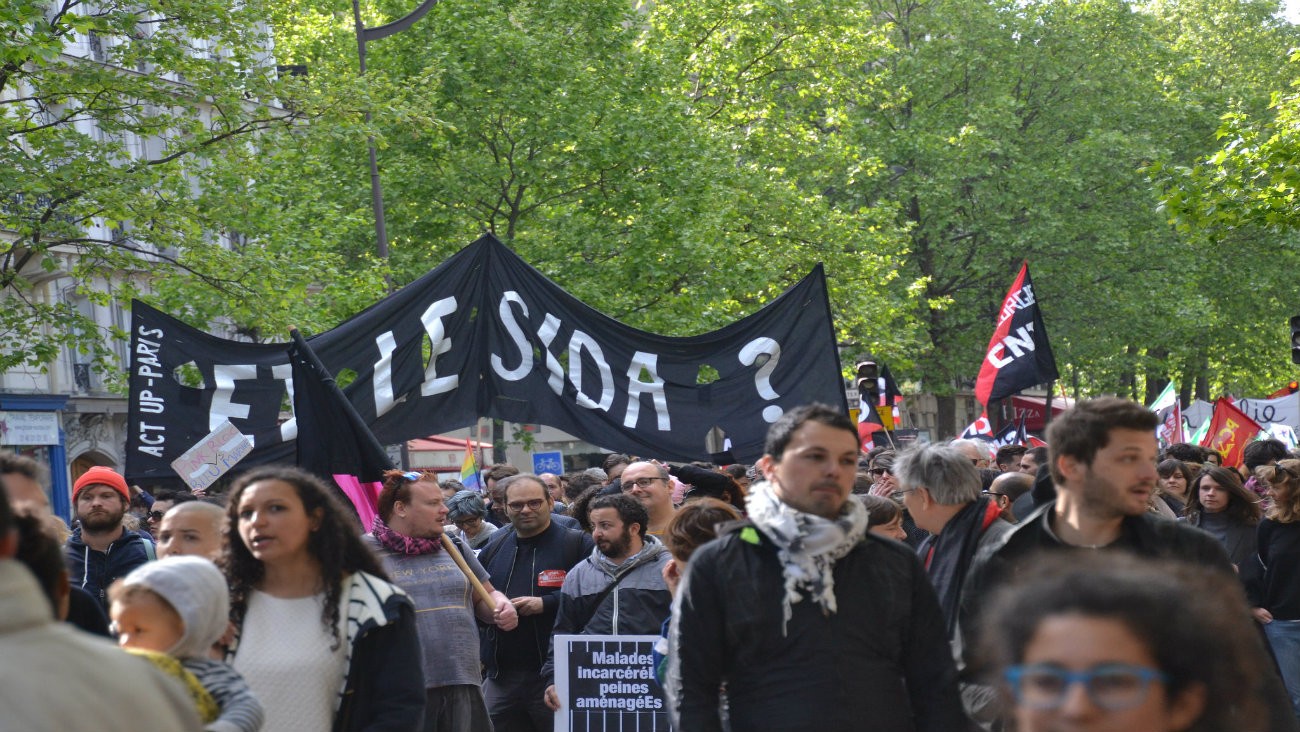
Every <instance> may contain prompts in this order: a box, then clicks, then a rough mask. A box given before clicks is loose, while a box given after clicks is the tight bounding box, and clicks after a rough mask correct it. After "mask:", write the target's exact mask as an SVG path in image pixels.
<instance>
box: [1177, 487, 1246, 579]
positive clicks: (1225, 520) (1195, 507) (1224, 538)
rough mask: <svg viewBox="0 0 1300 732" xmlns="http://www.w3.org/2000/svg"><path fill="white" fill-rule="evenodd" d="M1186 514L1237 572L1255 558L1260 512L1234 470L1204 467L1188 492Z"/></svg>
mask: <svg viewBox="0 0 1300 732" xmlns="http://www.w3.org/2000/svg"><path fill="white" fill-rule="evenodd" d="M1161 464H1162V465H1163V464H1164V463H1161ZM1185 513H1186V515H1187V523H1189V524H1191V525H1192V526H1195V527H1197V528H1198V529H1202V530H1203V531H1207V532H1209V534H1210V535H1211V536H1213V537H1214V538H1216V539H1218V540H1219V541H1220V542H1222V543H1223V548H1224V549H1226V550H1227V551H1228V560H1229V561H1231V562H1232V566H1234V567H1236V568H1237V569H1238V572H1240V570H1241V567H1242V566H1243V565H1244V564H1245V563H1246V562H1247V561H1249V560H1252V559H1254V558H1255V548H1256V544H1255V528H1256V527H1257V526H1259V519H1260V516H1261V514H1262V513H1263V512H1262V511H1261V510H1260V507H1259V501H1258V500H1257V499H1256V498H1255V494H1254V493H1251V492H1250V491H1248V490H1246V488H1245V486H1243V485H1242V484H1241V479H1240V478H1239V477H1237V471H1235V470H1229V469H1227V468H1220V467H1218V466H1217V465H1208V466H1206V468H1205V470H1202V471H1201V474H1200V475H1198V476H1196V477H1195V478H1194V479H1192V483H1191V485H1190V486H1189V487H1188V489H1187V506H1186V509H1185Z"/></svg>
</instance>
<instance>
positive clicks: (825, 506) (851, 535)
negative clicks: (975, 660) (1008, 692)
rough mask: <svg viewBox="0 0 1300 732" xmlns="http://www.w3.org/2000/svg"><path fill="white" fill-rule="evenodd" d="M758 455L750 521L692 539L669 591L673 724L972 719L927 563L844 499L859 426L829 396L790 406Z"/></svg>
mask: <svg viewBox="0 0 1300 732" xmlns="http://www.w3.org/2000/svg"><path fill="white" fill-rule="evenodd" d="M765 452H766V454H765V455H764V456H763V457H762V458H761V459H760V460H759V463H758V465H759V467H760V468H761V469H762V471H763V477H764V479H765V480H764V481H763V482H760V483H756V484H754V485H752V486H750V489H749V495H748V496H747V497H746V499H745V507H746V509H747V512H748V518H747V519H746V520H745V521H740V522H735V523H733V524H729V525H724V526H723V527H721V530H720V532H719V537H718V539H716V540H715V541H712V542H709V543H708V544H705V545H704V546H702V547H700V549H699V550H698V551H696V552H695V554H694V555H692V557H691V561H690V564H689V565H688V566H687V569H686V577H685V579H683V580H682V584H681V585H680V586H679V588H678V598H677V599H678V601H677V603H676V604H675V605H674V607H673V619H672V624H671V626H670V629H669V652H668V658H669V661H668V673H667V678H666V681H665V684H664V689H665V691H666V692H667V696H668V708H669V713H670V714H671V716H672V720H673V728H674V729H679V730H689V731H690V732H717V731H719V730H722V729H724V728H726V729H730V730H733V732H750V731H755V732H756V731H758V730H783V732H849V731H850V730H864V729H869V730H873V731H874V732H962V731H963V730H966V729H967V722H966V719H965V718H964V717H963V715H962V710H961V703H960V701H959V699H958V695H957V670H956V667H955V666H954V665H953V659H952V653H951V651H950V650H949V647H948V639H947V634H945V633H944V624H943V614H942V613H941V612H940V610H939V602H938V600H936V599H935V593H934V589H933V588H932V587H931V586H930V581H929V579H927V578H926V574H925V570H924V568H922V566H921V563H920V562H919V561H918V560H917V558H916V555H915V554H913V553H912V550H911V549H909V548H908V547H907V546H905V545H903V544H900V543H898V542H896V541H892V540H890V539H885V538H881V537H879V536H877V535H875V534H872V533H870V532H868V531H867V511H866V509H865V508H863V506H862V504H861V503H860V502H859V501H857V500H856V499H852V498H850V493H851V491H852V489H853V479H854V476H855V475H856V473H857V468H858V432H857V427H856V425H854V424H853V422H851V421H850V420H849V418H848V417H847V416H846V415H844V414H843V413H841V412H838V411H835V410H834V409H832V408H831V407H828V406H826V405H823V404H813V405H810V406H804V407H799V408H797V409H792V410H790V411H788V412H786V413H785V415H784V416H782V417H781V418H780V419H778V420H777V421H776V423H775V424H773V425H772V427H771V429H770V430H769V431H768V434H767V445H766V447H765ZM972 469H973V468H972ZM724 689H725V694H724V693H722V692H723V691H724ZM724 712H725V713H726V714H727V715H728V723H727V724H726V725H724V722H723V716H724Z"/></svg>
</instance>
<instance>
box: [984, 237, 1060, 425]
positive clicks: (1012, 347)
mask: <svg viewBox="0 0 1300 732" xmlns="http://www.w3.org/2000/svg"><path fill="white" fill-rule="evenodd" d="M1057 376H1058V373H1057V371H1056V359H1055V357H1053V356H1052V347H1051V345H1050V344H1049V343H1048V342H1047V328H1046V327H1045V326H1044V325H1043V313H1042V311H1041V310H1040V309H1039V308H1038V299H1037V298H1036V297H1035V295H1034V285H1033V282H1031V281H1030V279H1029V262H1024V263H1022V264H1021V265H1020V273H1019V274H1017V275H1016V281H1015V282H1014V283H1012V285H1011V289H1010V290H1008V291H1007V296H1006V297H1005V298H1003V300H1002V309H1001V310H1000V311H999V312H998V324H997V327H996V328H994V329H993V337H992V338H991V339H989V347H988V351H987V352H986V353H985V355H984V363H983V364H982V365H981V366H980V373H979V376H978V377H977V378H976V379H975V399H976V400H977V401H978V402H979V403H980V404H983V405H984V406H986V407H987V406H988V404H989V402H990V401H994V400H997V399H1003V398H1006V397H1008V396H1011V395H1012V394H1014V393H1016V392H1018V391H1020V390H1021V389H1025V388H1028V387H1031V386H1033V385H1035V384H1043V383H1046V382H1048V381H1052V380H1053V379H1055V378H1056V377H1057Z"/></svg>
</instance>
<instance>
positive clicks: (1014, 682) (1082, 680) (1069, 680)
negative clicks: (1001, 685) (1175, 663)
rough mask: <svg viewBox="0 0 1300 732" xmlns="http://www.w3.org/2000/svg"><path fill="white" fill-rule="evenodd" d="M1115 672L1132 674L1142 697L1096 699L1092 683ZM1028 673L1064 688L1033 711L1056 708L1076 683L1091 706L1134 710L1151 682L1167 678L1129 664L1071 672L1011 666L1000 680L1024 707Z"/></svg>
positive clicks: (1032, 666) (1056, 667)
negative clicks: (1121, 701) (1121, 700)
mask: <svg viewBox="0 0 1300 732" xmlns="http://www.w3.org/2000/svg"><path fill="white" fill-rule="evenodd" d="M1116 672H1121V673H1125V674H1132V675H1133V676H1135V677H1137V679H1138V680H1139V681H1141V682H1142V691H1141V694H1140V695H1138V696H1136V697H1135V698H1134V699H1133V701H1132V703H1128V704H1120V705H1116V704H1113V703H1107V702H1105V701H1102V700H1101V699H1098V698H1097V695H1096V693H1095V692H1094V691H1093V688H1092V682H1093V680H1095V679H1097V678H1100V677H1103V676H1106V675H1108V674H1114V673H1116ZM1031 673H1046V674H1050V675H1051V676H1054V677H1056V678H1058V679H1061V680H1062V681H1064V682H1065V684H1064V686H1062V687H1061V693H1060V695H1059V696H1057V697H1056V698H1055V699H1053V700H1052V701H1051V703H1047V704H1035V705H1033V706H1032V707H1031V708H1033V709H1058V708H1060V706H1061V705H1062V704H1064V703H1065V697H1066V696H1067V695H1069V693H1070V688H1071V687H1072V686H1074V685H1075V684H1083V688H1084V691H1086V692H1087V694H1088V699H1090V700H1091V701H1092V703H1093V704H1096V705H1097V706H1098V707H1101V708H1102V709H1105V710H1107V711H1111V712H1119V711H1123V710H1125V709H1132V708H1133V707H1137V706H1140V705H1141V704H1142V703H1144V702H1145V701H1146V699H1147V695H1148V694H1150V693H1151V682H1152V681H1159V682H1160V683H1162V684H1168V683H1169V675H1168V674H1166V673H1165V672H1163V671H1159V670H1157V669H1153V668H1147V667H1146V666H1135V665H1133V664H1128V663H1103V664H1100V665H1097V666H1093V667H1092V668H1090V669H1088V670H1086V671H1070V670H1067V669H1063V668H1060V667H1058V666H1050V665H1046V664H1030V665H1023V666H1011V667H1008V668H1007V670H1006V671H1004V672H1003V673H1002V677H1003V678H1004V679H1005V680H1006V682H1007V684H1008V685H1009V686H1010V687H1011V692H1012V694H1014V695H1015V698H1016V703H1017V704H1021V705H1024V691H1023V687H1022V685H1021V682H1022V681H1023V680H1024V677H1025V676H1027V675H1029V674H1031Z"/></svg>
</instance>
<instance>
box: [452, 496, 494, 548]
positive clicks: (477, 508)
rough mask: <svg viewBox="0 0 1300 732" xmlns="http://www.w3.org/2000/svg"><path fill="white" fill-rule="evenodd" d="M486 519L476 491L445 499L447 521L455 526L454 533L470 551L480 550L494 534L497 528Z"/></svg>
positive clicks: (484, 508) (481, 499)
mask: <svg viewBox="0 0 1300 732" xmlns="http://www.w3.org/2000/svg"><path fill="white" fill-rule="evenodd" d="M486 519H487V506H486V505H484V503H483V496H482V495H481V494H480V493H478V492H477V491H471V490H463V491H457V492H456V495H454V496H452V497H451V498H448V499H447V520H448V521H450V522H452V523H453V524H456V532H457V533H458V534H459V535H460V538H461V540H463V541H464V542H465V543H466V544H468V545H469V548H470V549H473V550H475V551H478V550H479V549H482V548H483V545H484V544H486V543H487V542H488V539H489V538H490V537H491V536H492V534H494V533H495V532H496V530H497V527H496V526H495V525H493V524H492V523H490V522H488V521H487V520H486Z"/></svg>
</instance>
